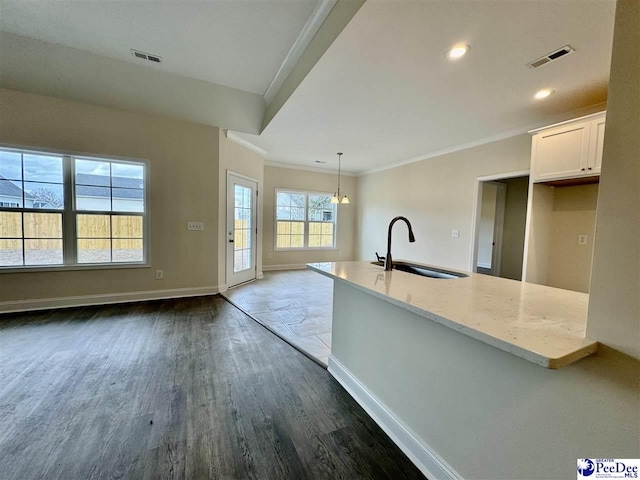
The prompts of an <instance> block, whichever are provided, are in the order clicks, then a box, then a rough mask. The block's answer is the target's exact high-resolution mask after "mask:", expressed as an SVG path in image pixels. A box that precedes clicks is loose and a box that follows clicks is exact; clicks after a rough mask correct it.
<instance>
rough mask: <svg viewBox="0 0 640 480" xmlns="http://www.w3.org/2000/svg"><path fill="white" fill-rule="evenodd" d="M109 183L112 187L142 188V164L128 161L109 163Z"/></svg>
mask: <svg viewBox="0 0 640 480" xmlns="http://www.w3.org/2000/svg"><path fill="white" fill-rule="evenodd" d="M111 175H112V178H111V183H112V185H113V186H114V187H121V188H144V166H143V165H130V164H128V163H112V164H111Z"/></svg>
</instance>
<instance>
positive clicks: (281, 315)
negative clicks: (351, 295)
mask: <svg viewBox="0 0 640 480" xmlns="http://www.w3.org/2000/svg"><path fill="white" fill-rule="evenodd" d="M223 295H224V296H226V297H227V298H228V299H229V300H231V301H232V302H233V303H234V304H235V305H237V306H238V307H240V309H242V310H244V311H245V312H246V313H248V314H249V315H251V316H252V317H254V318H255V319H256V320H258V321H259V322H260V323H262V324H263V325H264V326H265V327H267V328H268V329H269V330H271V331H272V332H273V333H275V334H276V335H278V336H279V337H281V338H283V339H285V340H286V341H287V342H289V343H291V344H293V345H294V346H296V347H297V348H298V349H300V350H302V351H304V352H305V353H307V354H308V355H309V356H311V357H313V358H315V359H316V360H317V361H318V362H319V363H321V364H322V365H324V366H325V367H326V365H327V361H328V359H329V355H330V354H331V316H332V311H333V280H332V279H330V278H327V277H325V276H324V275H320V274H319V273H316V272H312V271H311V270H286V271H281V272H265V273H264V278H263V279H261V280H256V281H255V282H251V283H247V284H245V285H240V286H238V287H235V288H232V289H230V290H227V291H226V292H225V293H223Z"/></svg>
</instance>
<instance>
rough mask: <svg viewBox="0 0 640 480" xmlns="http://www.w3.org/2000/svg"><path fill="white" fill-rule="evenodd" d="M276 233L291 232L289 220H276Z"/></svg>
mask: <svg viewBox="0 0 640 480" xmlns="http://www.w3.org/2000/svg"><path fill="white" fill-rule="evenodd" d="M276 233H278V234H280V235H282V234H287V235H288V234H289V233H291V223H290V222H278V224H277V227H276Z"/></svg>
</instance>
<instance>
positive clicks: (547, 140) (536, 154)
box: [532, 122, 591, 182]
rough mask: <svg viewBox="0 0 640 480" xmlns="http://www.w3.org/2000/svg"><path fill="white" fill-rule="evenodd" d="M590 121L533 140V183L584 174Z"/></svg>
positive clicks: (537, 136) (550, 132)
mask: <svg viewBox="0 0 640 480" xmlns="http://www.w3.org/2000/svg"><path fill="white" fill-rule="evenodd" d="M590 127H591V122H582V123H574V124H572V125H565V126H563V127H558V128H554V129H552V130H547V131H544V132H540V133H539V134H537V135H536V136H535V137H533V152H532V154H533V164H534V181H535V182H545V181H548V180H556V179H562V178H571V177H576V176H580V175H583V174H584V172H586V170H587V160H588V153H589V132H590Z"/></svg>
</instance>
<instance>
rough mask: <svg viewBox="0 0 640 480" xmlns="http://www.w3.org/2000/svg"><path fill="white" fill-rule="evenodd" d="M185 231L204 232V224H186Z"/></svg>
mask: <svg viewBox="0 0 640 480" xmlns="http://www.w3.org/2000/svg"><path fill="white" fill-rule="evenodd" d="M187 230H199V231H202V230H204V222H187Z"/></svg>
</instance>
